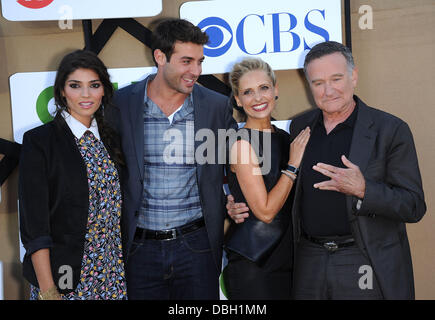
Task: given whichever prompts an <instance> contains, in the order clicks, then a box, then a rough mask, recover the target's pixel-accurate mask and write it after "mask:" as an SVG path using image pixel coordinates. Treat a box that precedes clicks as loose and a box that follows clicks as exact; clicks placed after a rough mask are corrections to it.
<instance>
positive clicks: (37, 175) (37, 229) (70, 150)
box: [18, 114, 113, 293]
mask: <svg viewBox="0 0 435 320" xmlns="http://www.w3.org/2000/svg"><path fill="white" fill-rule="evenodd" d="M106 148H107V150H108V151H109V154H111V149H110V148H108V146H107V145H106ZM112 158H113V157H112ZM18 194H19V214H20V231H21V240H22V242H23V245H24V248H25V249H26V254H25V256H24V261H23V274H24V277H25V278H26V279H27V280H28V281H29V282H30V283H31V284H32V285H34V286H36V287H38V281H37V278H36V274H35V271H34V269H33V264H32V261H31V255H32V253H34V252H35V251H37V250H40V249H44V248H50V262H51V268H52V274H53V278H54V282H55V284H56V285H57V286H58V285H59V278H60V277H61V276H62V275H64V273H59V268H60V267H61V266H63V265H67V266H71V267H72V270H73V288H71V289H64V290H61V289H59V288H58V289H59V292H61V293H68V292H71V291H74V290H75V288H76V287H77V285H78V282H79V280H80V269H81V263H82V258H83V250H84V243H85V234H86V225H87V219H88V210H89V189H88V178H87V173H86V167H85V163H84V161H83V159H82V157H81V154H80V151H79V149H78V148H77V145H76V142H75V140H74V135H73V133H72V132H71V130H70V129H69V127H68V125H67V124H66V122H65V120H64V119H63V117H62V116H61V115H60V114H58V115H56V117H55V118H54V120H53V121H51V122H49V123H47V124H44V125H42V126H39V127H37V128H34V129H32V130H30V131H27V132H26V133H25V134H24V137H23V145H22V150H21V158H20V164H19V186H18ZM63 272H64V271H63Z"/></svg>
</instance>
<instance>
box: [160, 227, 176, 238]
mask: <svg viewBox="0 0 435 320" xmlns="http://www.w3.org/2000/svg"><path fill="white" fill-rule="evenodd" d="M164 231H165V232H168V231H169V232H171V235H172V237H171V238H168V239H163V241H169V240H174V239H177V229H175V228H174V229H167V230H164Z"/></svg>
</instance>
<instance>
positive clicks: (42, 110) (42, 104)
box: [36, 86, 54, 123]
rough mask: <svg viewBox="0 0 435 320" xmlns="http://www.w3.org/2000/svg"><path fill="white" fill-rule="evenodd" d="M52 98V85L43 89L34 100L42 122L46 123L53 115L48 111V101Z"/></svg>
mask: <svg viewBox="0 0 435 320" xmlns="http://www.w3.org/2000/svg"><path fill="white" fill-rule="evenodd" d="M53 98H54V90H53V86H51V87H48V88H47V89H45V90H43V91H42V92H41V93H40V94H39V96H38V100H36V113H37V114H38V117H39V120H41V122H42V123H47V122H50V121H51V120H53V116H52V115H51V114H50V112H48V102H49V101H50V100H51V99H53Z"/></svg>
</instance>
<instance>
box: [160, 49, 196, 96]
mask: <svg viewBox="0 0 435 320" xmlns="http://www.w3.org/2000/svg"><path fill="white" fill-rule="evenodd" d="M156 51H158V53H157V54H159V53H161V57H160V58H161V59H160V61H159V60H157V59H156V60H157V63H158V64H159V66H158V67H159V69H161V71H162V75H163V79H164V80H165V83H166V84H167V85H168V87H170V88H171V89H173V90H175V91H177V92H179V93H183V94H190V93H191V92H192V90H193V86H194V84H195V82H196V81H197V80H198V77H199V76H200V75H201V72H202V62H203V61H204V49H203V46H202V45H200V44H195V43H192V42H179V41H177V42H176V43H175V46H174V50H173V53H172V56H171V59H170V61H167V59H166V56H165V55H164V54H163V52H161V51H160V50H156Z"/></svg>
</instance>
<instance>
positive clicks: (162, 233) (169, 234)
mask: <svg viewBox="0 0 435 320" xmlns="http://www.w3.org/2000/svg"><path fill="white" fill-rule="evenodd" d="M203 226H205V222H204V218H200V219H198V220H195V221H193V222H190V223H186V224H185V225H182V226H181V227H177V228H173V229H166V230H149V229H142V228H139V227H137V228H136V232H135V234H134V241H136V242H137V241H141V240H144V239H153V240H173V239H176V238H177V237H179V236H181V235H185V234H188V233H190V232H193V231H195V230H198V229H199V228H202V227H203Z"/></svg>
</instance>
